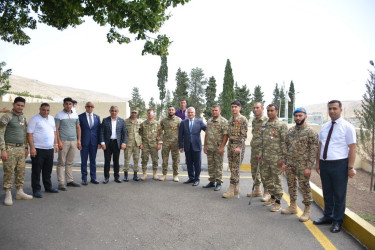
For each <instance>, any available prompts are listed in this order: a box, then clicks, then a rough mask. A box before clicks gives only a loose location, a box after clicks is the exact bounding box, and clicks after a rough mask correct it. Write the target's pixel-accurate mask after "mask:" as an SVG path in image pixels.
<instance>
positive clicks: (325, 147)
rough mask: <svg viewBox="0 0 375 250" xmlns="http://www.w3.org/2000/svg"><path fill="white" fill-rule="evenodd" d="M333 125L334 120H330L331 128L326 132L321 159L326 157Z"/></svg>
mask: <svg viewBox="0 0 375 250" xmlns="http://www.w3.org/2000/svg"><path fill="white" fill-rule="evenodd" d="M333 125H335V122H332V125H331V128H330V129H329V132H328V136H327V141H326V145H324V151H323V160H325V159H327V151H328V144H329V141H330V140H331V135H332V130H333Z"/></svg>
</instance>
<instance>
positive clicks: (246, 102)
mask: <svg viewBox="0 0 375 250" xmlns="http://www.w3.org/2000/svg"><path fill="white" fill-rule="evenodd" d="M234 92H235V99H237V100H238V101H240V103H241V105H242V108H241V114H242V115H243V116H245V117H246V118H247V119H250V113H251V110H252V106H251V93H250V89H248V88H247V86H246V84H244V85H242V87H239V86H238V84H237V83H236V84H235V85H234Z"/></svg>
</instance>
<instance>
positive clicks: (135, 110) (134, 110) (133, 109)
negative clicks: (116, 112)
mask: <svg viewBox="0 0 375 250" xmlns="http://www.w3.org/2000/svg"><path fill="white" fill-rule="evenodd" d="M130 112H131V113H133V112H137V113H138V108H137V107H131V108H130Z"/></svg>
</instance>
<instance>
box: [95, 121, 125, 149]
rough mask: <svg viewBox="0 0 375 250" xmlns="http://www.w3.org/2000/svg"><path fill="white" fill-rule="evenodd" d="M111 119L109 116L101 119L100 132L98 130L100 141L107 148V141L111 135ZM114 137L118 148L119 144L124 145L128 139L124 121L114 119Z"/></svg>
mask: <svg viewBox="0 0 375 250" xmlns="http://www.w3.org/2000/svg"><path fill="white" fill-rule="evenodd" d="M111 120H112V118H111V117H110V116H108V117H106V118H104V119H103V122H102V125H101V130H100V141H101V142H104V143H105V146H106V147H107V148H108V145H109V141H110V139H111V135H112V122H111ZM116 137H117V145H118V148H119V149H120V148H121V144H122V143H124V144H126V141H127V138H128V132H127V130H126V125H125V121H124V119H122V118H120V117H117V118H116Z"/></svg>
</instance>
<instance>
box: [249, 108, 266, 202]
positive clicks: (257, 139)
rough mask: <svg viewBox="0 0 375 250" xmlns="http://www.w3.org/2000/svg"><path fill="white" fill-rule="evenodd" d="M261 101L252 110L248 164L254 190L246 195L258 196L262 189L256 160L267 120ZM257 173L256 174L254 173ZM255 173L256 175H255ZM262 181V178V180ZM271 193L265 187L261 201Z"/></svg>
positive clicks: (260, 194)
mask: <svg viewBox="0 0 375 250" xmlns="http://www.w3.org/2000/svg"><path fill="white" fill-rule="evenodd" d="M263 110H264V107H263V103H262V102H257V103H255V104H254V108H253V112H254V116H255V117H254V119H253V122H252V126H251V127H252V130H251V133H252V135H253V137H252V139H251V143H250V145H251V158H250V164H251V175H252V177H253V181H254V192H253V193H248V194H247V197H260V196H262V191H260V184H261V171H260V169H259V170H258V171H257V168H258V160H257V157H258V156H259V155H260V151H259V149H260V148H261V147H262V136H261V135H262V129H264V125H265V124H266V122H267V120H268V119H267V117H265V116H264V115H263ZM257 172H258V174H257V175H256V173H257ZM255 175H256V176H255ZM262 182H264V180H262ZM270 197H271V195H270V194H269V192H268V191H267V189H266V188H265V189H264V196H263V197H262V201H267V200H269V198H270Z"/></svg>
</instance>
